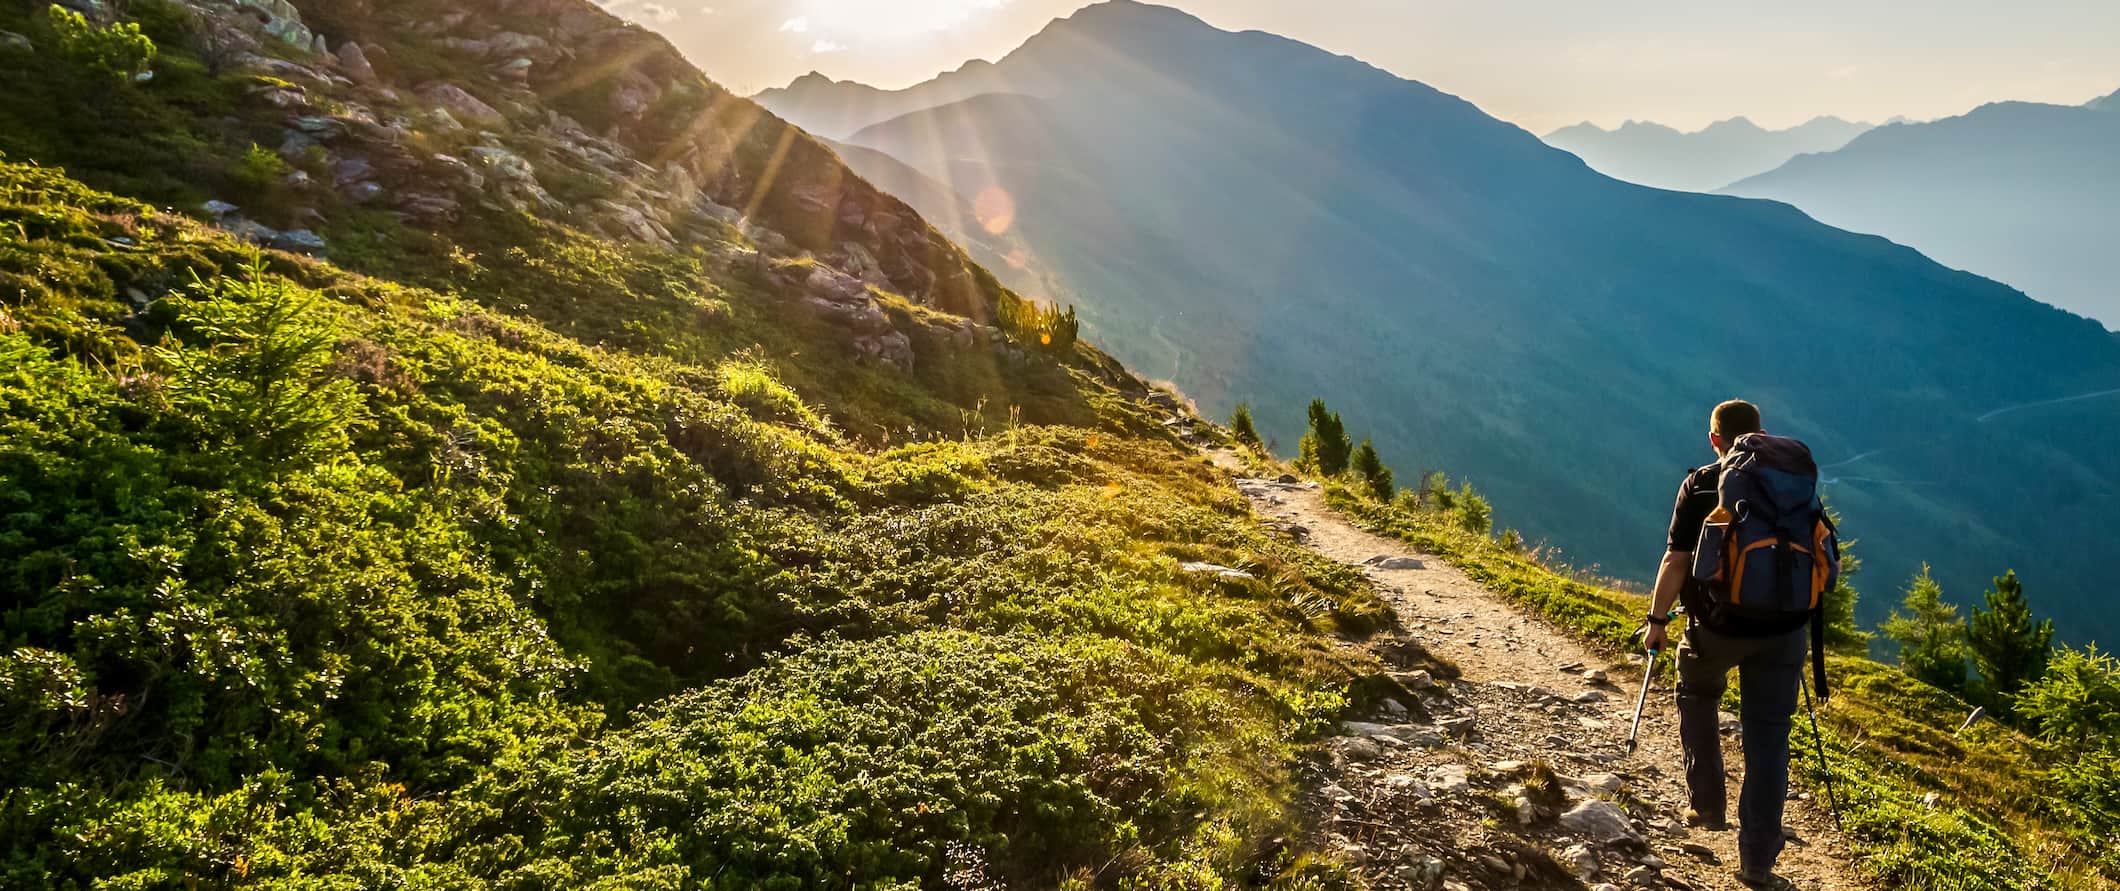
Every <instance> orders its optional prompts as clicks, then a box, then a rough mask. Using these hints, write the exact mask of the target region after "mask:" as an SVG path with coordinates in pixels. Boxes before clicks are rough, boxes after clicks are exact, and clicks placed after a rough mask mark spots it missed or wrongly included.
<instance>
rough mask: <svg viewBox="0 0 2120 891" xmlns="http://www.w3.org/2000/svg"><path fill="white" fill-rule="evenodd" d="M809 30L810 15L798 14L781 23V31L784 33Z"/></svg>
mask: <svg viewBox="0 0 2120 891" xmlns="http://www.w3.org/2000/svg"><path fill="white" fill-rule="evenodd" d="M809 30H810V18H809V16H796V17H794V18H792V19H789V20H787V21H785V22H781V23H780V31H781V33H783V34H803V33H806V32H808V31H809Z"/></svg>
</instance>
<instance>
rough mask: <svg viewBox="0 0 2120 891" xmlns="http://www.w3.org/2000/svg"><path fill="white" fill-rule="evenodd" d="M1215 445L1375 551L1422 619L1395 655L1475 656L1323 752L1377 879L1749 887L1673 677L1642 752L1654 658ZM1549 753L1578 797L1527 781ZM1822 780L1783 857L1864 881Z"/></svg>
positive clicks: (1789, 874)
mask: <svg viewBox="0 0 2120 891" xmlns="http://www.w3.org/2000/svg"><path fill="white" fill-rule="evenodd" d="M1210 454H1211V455H1212V457H1213V458H1214V460H1215V462H1216V463H1217V465H1219V466H1221V467H1223V468H1225V469H1228V470H1231V471H1234V472H1236V473H1237V474H1238V476H1239V479H1238V481H1237V484H1238V488H1239V489H1240V490H1241V491H1243V492H1244V494H1245V495H1246V496H1247V497H1249V498H1250V499H1251V500H1252V503H1253V506H1254V509H1255V512H1256V513H1258V514H1259V516H1260V517H1261V519H1262V521H1271V522H1275V523H1276V524H1278V525H1281V526H1283V527H1284V528H1285V527H1288V526H1295V527H1300V528H1301V530H1302V535H1301V537H1302V538H1303V540H1304V541H1305V542H1306V543H1307V544H1308V545H1309V546H1310V547H1311V548H1313V549H1315V550H1317V551H1318V552H1319V553H1321V554H1324V555H1325V556H1327V557H1330V558H1332V559H1334V560H1337V561H1340V562H1342V563H1347V564H1350V565H1364V566H1365V568H1366V571H1367V572H1368V573H1369V575H1370V577H1371V578H1372V579H1374V580H1375V582H1376V584H1377V587H1378V589H1379V591H1380V592H1382V593H1383V594H1384V596H1385V597H1386V599H1387V601H1388V602H1389V603H1390V604H1391V605H1392V607H1393V608H1394V609H1396V610H1397V612H1398V615H1399V621H1400V624H1401V627H1402V628H1403V632H1404V635H1405V638H1406V640H1403V641H1383V642H1380V643H1379V646H1378V649H1379V651H1380V652H1381V653H1382V654H1384V656H1385V658H1386V659H1387V661H1394V662H1395V663H1396V664H1398V665H1400V666H1401V667H1402V668H1412V667H1414V666H1415V665H1417V664H1419V663H1418V661H1417V660H1416V659H1415V658H1414V657H1411V656H1409V655H1407V654H1409V653H1412V654H1418V653H1419V652H1420V651H1422V650H1425V651H1426V652H1427V653H1428V654H1432V655H1433V656H1435V657H1440V658H1441V659H1442V660H1446V661H1447V662H1450V663H1454V664H1455V665H1456V666H1457V668H1458V669H1459V670H1460V672H1461V676H1460V677H1459V678H1458V679H1457V680H1455V681H1451V682H1448V683H1447V684H1444V685H1440V686H1435V687H1433V688H1432V690H1431V692H1427V693H1424V694H1423V695H1421V696H1420V697H1419V698H1420V701H1419V702H1417V703H1416V702H1405V703H1400V702H1390V703H1387V704H1386V705H1384V706H1383V707H1382V708H1381V709H1380V710H1379V712H1378V714H1377V715H1375V716H1374V717H1372V718H1370V719H1369V721H1366V722H1362V723H1350V724H1347V725H1343V727H1342V733H1343V734H1344V735H1342V736H1339V737H1336V738H1334V739H1333V740H1331V742H1330V743H1329V744H1328V746H1326V750H1327V751H1326V752H1325V753H1324V754H1322V755H1320V756H1319V757H1318V758H1316V759H1314V760H1313V761H1312V762H1311V763H1310V764H1309V765H1308V767H1307V770H1308V772H1309V774H1310V775H1309V776H1307V777H1306V780H1307V782H1306V783H1305V790H1306V791H1305V793H1304V795H1305V804H1306V806H1307V808H1308V809H1309V810H1310V811H1311V812H1312V813H1313V815H1314V819H1313V820H1312V821H1311V825H1312V827H1313V829H1312V832H1313V833H1314V834H1315V836H1316V837H1315V838H1313V839H1312V841H1314V842H1316V843H1319V844H1320V845H1322V846H1324V847H1328V848H1332V849H1337V850H1339V851H1341V852H1343V853H1344V854H1346V855H1347V856H1348V857H1349V858H1350V859H1351V860H1353V861H1354V862H1356V863H1358V864H1359V865H1360V869H1361V872H1362V873H1363V874H1364V876H1365V878H1367V879H1368V880H1369V881H1370V883H1371V886H1372V887H1375V888H1423V889H1426V888H1442V889H1448V891H1460V889H1477V888H1495V889H1500V888H1581V887H1584V886H1585V885H1587V886H1590V887H1592V888H1598V887H1599V886H1601V885H1605V884H1610V885H1611V886H1613V887H1614V888H1628V887H1634V888H1664V887H1668V888H1680V889H1686V888H1694V889H1711V888H1713V889H1742V888H1744V887H1745V886H1744V885H1743V884H1742V883H1740V882H1738V881H1737V880H1736V878H1735V877H1734V875H1733V872H1734V870H1735V869H1736V866H1737V850H1736V843H1737V839H1736V833H1735V831H1734V830H1732V831H1723V832H1708V831H1705V830H1700V829H1694V830H1687V829H1685V828H1684V826H1683V824H1682V822H1681V815H1682V814H1683V812H1684V809H1685V806H1686V795H1685V786H1684V775H1683V766H1682V765H1683V763H1684V762H1683V761H1682V759H1681V756H1680V751H1679V745H1678V724H1677V715H1676V713H1675V711H1674V706H1673V703H1672V690H1671V688H1670V686H1669V682H1668V681H1665V682H1663V683H1662V684H1660V685H1659V686H1658V687H1657V688H1656V689H1653V690H1652V691H1651V693H1650V702H1649V708H1648V710H1647V712H1646V714H1645V716H1644V718H1643V722H1642V731H1641V741H1640V748H1639V749H1638V750H1637V751H1636V752H1634V753H1632V754H1629V753H1627V751H1626V738H1627V728H1628V723H1629V720H1630V718H1631V716H1632V714H1633V706H1634V698H1635V695H1636V693H1637V692H1638V691H1639V689H1640V687H1639V684H1640V682H1641V668H1640V664H1639V661H1638V659H1637V660H1636V661H1634V662H1632V663H1627V662H1621V663H1614V662H1611V661H1610V660H1608V659H1606V658H1604V657H1602V656H1599V655H1597V654H1596V653H1594V652H1593V651H1591V650H1590V649H1589V648H1588V647H1586V646H1585V645H1583V644H1582V643H1580V642H1578V641H1577V640H1575V639H1574V638H1571V637H1569V636H1567V635H1566V634H1564V633H1562V632H1561V631H1559V630H1558V629H1556V628H1554V627H1552V626H1550V625H1548V624H1547V623H1546V622H1545V621H1543V620H1541V619H1538V618H1535V617H1532V616H1530V615H1528V614H1527V613H1525V612H1523V611H1521V610H1519V609H1518V608H1517V607H1515V606H1513V605H1511V604H1509V603H1508V602H1507V601H1505V600H1504V599H1502V597H1501V596H1500V595H1498V594H1495V593H1493V592H1490V591H1488V590H1487V589H1486V588H1484V587H1482V586H1481V585H1479V584H1478V583H1477V582H1474V581H1473V580H1471V579H1470V578H1468V577H1466V576H1465V575H1464V574H1463V573H1462V572H1459V571H1458V570H1457V569H1456V568H1454V567H1452V566H1450V565H1449V564H1448V563H1446V562H1444V561H1443V560H1442V559H1440V558H1437V557H1434V556H1432V555H1428V554H1422V553H1419V552H1417V551H1415V550H1413V549H1412V548H1411V547H1410V546H1408V545H1407V544H1405V543H1404V542H1401V541H1398V540H1396V539H1389V538H1384V537H1382V536H1377V535H1372V534H1370V533H1368V532H1364V531H1362V530H1360V529H1357V528H1355V527H1354V526H1353V525H1352V524H1351V523H1349V522H1348V521H1347V520H1346V518H1344V517H1342V516H1341V515H1340V514H1339V513H1337V512H1335V511H1333V510H1332V509H1330V508H1328V507H1326V505H1325V499H1324V496H1323V493H1322V492H1321V491H1319V490H1318V489H1315V488H1311V487H1310V486H1311V485H1312V484H1307V483H1280V482H1275V481H1270V480H1260V479H1246V478H1244V470H1243V468H1242V466H1241V464H1240V463H1239V462H1238V461H1237V460H1236V458H1235V456H1234V455H1232V454H1230V453H1228V452H1225V451H1216V452H1211V453H1210ZM1380 558H1381V559H1380ZM1383 560H1389V561H1390V562H1388V563H1383V565H1377V564H1379V563H1381V562H1382V561H1383ZM1408 643H1411V644H1413V645H1414V646H1407V644H1408ZM1400 679H1401V680H1402V681H1411V682H1412V683H1409V684H1408V686H1414V685H1417V684H1418V683H1420V682H1421V681H1423V680H1425V677H1424V676H1423V675H1422V674H1421V673H1419V672H1415V671H1409V672H1406V673H1404V674H1401V675H1400ZM1731 682H1732V683H1733V684H1734V683H1735V682H1736V681H1735V679H1734V678H1733V679H1732V681H1731ZM1798 720H1799V721H1801V720H1803V719H1802V718H1800V717H1799V719H1798ZM1725 723H1726V727H1725V745H1724V747H1725V750H1726V762H1725V763H1726V764H1727V765H1728V766H1729V767H1730V771H1731V779H1730V802H1731V807H1732V817H1733V818H1734V817H1735V806H1736V801H1737V791H1738V779H1737V770H1738V768H1739V767H1740V766H1741V765H1742V764H1743V760H1742V755H1741V753H1740V752H1739V750H1738V745H1739V744H1738V741H1737V740H1736V739H1735V738H1734V737H1735V735H1736V734H1735V726H1734V723H1735V719H1734V717H1732V716H1727V715H1726V716H1725ZM1541 762H1542V763H1545V764H1548V765H1550V766H1551V768H1552V769H1553V771H1554V772H1555V773H1556V774H1558V775H1559V777H1560V780H1561V785H1562V788H1563V789H1564V790H1566V794H1565V798H1561V797H1559V796H1557V795H1553V794H1547V795H1544V796H1541V795H1539V794H1536V793H1535V792H1533V793H1526V792H1525V791H1524V788H1523V787H1524V782H1523V781H1524V779H1525V778H1526V777H1529V776H1532V775H1533V769H1532V768H1531V767H1530V765H1532V764H1534V763H1541ZM1531 785H1533V786H1534V787H1536V786H1538V785H1539V784H1538V783H1537V782H1536V781H1533V782H1532V784H1531ZM1808 798H1809V796H1808V795H1802V796H1799V797H1797V798H1794V799H1792V800H1791V801H1789V807H1788V812H1787V816H1786V818H1785V823H1786V824H1787V826H1788V829H1789V831H1790V833H1791V836H1792V841H1791V842H1790V844H1789V846H1788V849H1787V851H1786V852H1784V853H1783V855H1782V858H1781V861H1780V863H1779V864H1778V865H1777V870H1776V871H1777V873H1778V874H1780V875H1781V876H1783V877H1785V878H1788V879H1790V880H1791V881H1793V882H1794V883H1795V885H1796V887H1798V888H1800V889H1804V891H1813V889H1855V888H1861V887H1863V886H1864V883H1863V882H1862V881H1861V880H1860V879H1859V878H1857V876H1856V873H1855V871H1854V869H1853V868H1852V867H1851V866H1850V861H1849V858H1848V854H1847V848H1846V845H1845V844H1844V843H1843V841H1842V840H1841V839H1840V837H1839V834H1838V833H1837V832H1836V831H1835V830H1834V829H1833V827H1832V822H1831V819H1830V818H1829V817H1828V816H1827V814H1826V813H1825V812H1824V811H1825V809H1824V807H1823V806H1822V805H1818V806H1814V805H1813V804H1812V803H1811V802H1810V801H1809V800H1808ZM1601 800H1605V801H1615V802H1622V803H1624V809H1625V813H1626V816H1627V817H1629V818H1630V820H1629V821H1623V822H1620V823H1619V824H1618V825H1612V821H1611V820H1610V819H1607V820H1606V821H1604V822H1603V823H1602V824H1601V823H1600V822H1599V821H1598V820H1597V817H1599V816H1605V817H1608V818H1609V817H1612V816H1614V814H1613V812H1612V811H1611V810H1610V809H1609V808H1604V807H1603V806H1602V805H1599V804H1597V802H1599V801H1601ZM1505 802H1506V803H1508V804H1507V805H1505V804H1502V803H1505ZM1526 804H1528V805H1529V806H1528V807H1526V806H1524V805H1526ZM1526 811H1529V812H1530V813H1528V814H1526V813H1525V812H1526ZM1561 811H1580V812H1581V813H1573V814H1570V815H1568V816H1559V817H1557V812H1561ZM1592 812H1596V813H1592ZM1527 818H1528V820H1529V822H1527ZM1630 822H1631V825H1628V823H1630ZM1600 835H1603V836H1604V838H1603V839H1600V838H1598V836H1600ZM1438 874H1440V879H1438ZM1601 891H1610V889H1601Z"/></svg>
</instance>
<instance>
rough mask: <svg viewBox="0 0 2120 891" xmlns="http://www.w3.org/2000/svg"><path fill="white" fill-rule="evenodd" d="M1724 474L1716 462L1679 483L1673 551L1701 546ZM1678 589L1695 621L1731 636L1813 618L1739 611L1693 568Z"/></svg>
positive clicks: (1669, 543)
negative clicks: (1712, 592)
mask: <svg viewBox="0 0 2120 891" xmlns="http://www.w3.org/2000/svg"><path fill="white" fill-rule="evenodd" d="M1721 477H1722V464H1720V463H1716V464H1710V465H1708V466H1706V467H1696V468H1694V469H1692V470H1690V471H1687V472H1686V479H1685V481H1684V482H1681V483H1679V484H1678V503H1677V504H1675V505H1672V507H1671V531H1670V534H1669V535H1668V536H1667V538H1666V541H1665V547H1667V548H1669V549H1670V550H1671V551H1672V552H1673V553H1678V554H1691V553H1693V551H1694V549H1695V548H1697V547H1699V546H1700V529H1701V526H1703V525H1705V524H1706V523H1707V522H1708V515H1709V514H1711V513H1714V512H1715V503H1716V491H1715V490H1716V485H1717V483H1718V482H1719V481H1720V479H1721ZM1678 591H1679V593H1678V600H1679V602H1680V603H1683V604H1685V605H1686V613H1687V614H1688V615H1690V616H1692V617H1693V620H1694V621H1696V622H1699V623H1701V624H1703V625H1706V626H1708V630H1710V631H1714V632H1715V633H1717V634H1723V635H1727V636H1730V637H1773V636H1775V635H1777V634H1787V633H1788V632H1791V631H1794V630H1796V629H1798V628H1802V627H1803V626H1804V623H1806V622H1809V621H1810V619H1811V617H1810V614H1809V613H1797V614H1795V615H1793V616H1788V617H1782V616H1778V615H1777V616H1774V617H1771V618H1762V617H1759V616H1742V615H1736V614H1735V611H1734V610H1733V609H1732V608H1731V607H1730V606H1729V605H1728V604H1725V603H1722V602H1721V601H1719V600H1717V599H1715V598H1713V597H1710V596H1708V589H1707V587H1706V586H1705V585H1702V584H1701V583H1700V582H1699V580H1697V579H1695V578H1694V577H1693V574H1692V573H1690V572H1689V573H1686V582H1685V584H1684V585H1682V586H1680V587H1679V589H1678Z"/></svg>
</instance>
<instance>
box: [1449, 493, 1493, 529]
mask: <svg viewBox="0 0 2120 891" xmlns="http://www.w3.org/2000/svg"><path fill="white" fill-rule="evenodd" d="M1450 500H1451V501H1453V502H1455V503H1456V509H1457V515H1458V525H1459V526H1461V527H1464V529H1465V531H1466V532H1476V533H1479V534H1481V535H1486V534H1488V533H1491V532H1493V531H1494V505H1492V504H1489V503H1487V497H1486V496H1484V495H1481V494H1480V493H1478V492H1476V491H1473V488H1472V484H1471V483H1465V484H1463V485H1462V486H1460V487H1459V489H1458V492H1457V494H1455V495H1452V496H1451V497H1450Z"/></svg>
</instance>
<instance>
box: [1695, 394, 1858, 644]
mask: <svg viewBox="0 0 2120 891" xmlns="http://www.w3.org/2000/svg"><path fill="white" fill-rule="evenodd" d="M1693 576H1694V578H1696V579H1698V580H1700V582H1701V583H1702V584H1703V585H1704V586H1705V587H1706V588H1707V590H1708V592H1709V594H1710V596H1711V597H1713V598H1714V599H1715V601H1716V604H1717V606H1718V607H1721V608H1724V609H1727V610H1729V611H1730V612H1731V613H1733V614H1736V615H1743V616H1752V617H1758V618H1775V617H1785V616H1790V615H1791V614H1794V613H1813V614H1814V621H1813V623H1812V624H1813V626H1814V628H1815V626H1817V625H1818V624H1819V623H1818V622H1817V621H1815V618H1816V616H1815V614H1816V613H1817V611H1818V610H1819V606H1820V604H1822V603H1823V602H1824V601H1825V594H1826V592H1827V591H1831V590H1833V586H1834V585H1835V584H1837V583H1838V582H1839V579H1840V539H1839V536H1838V534H1837V533H1836V532H1835V531H1834V529H1833V521H1832V520H1831V519H1829V518H1827V516H1826V510H1825V504H1824V503H1823V502H1821V501H1820V500H1819V498H1818V464H1817V462H1816V461H1813V460H1812V459H1811V449H1810V447H1809V446H1806V445H1804V444H1803V443H1801V442H1798V441H1797V440H1794V439H1789V438H1787V437H1781V436H1768V435H1766V434H1764V433H1748V434H1745V435H1744V436H1740V437H1738V438H1737V441H1736V442H1735V443H1732V444H1731V446H1730V451H1729V453H1728V454H1726V455H1724V456H1723V460H1722V475H1721V477H1720V481H1719V483H1718V485H1717V488H1716V506H1715V510H1714V511H1713V512H1712V513H1710V514H1709V515H1708V520H1707V522H1706V523H1705V524H1704V525H1702V527H1701V531H1700V546H1699V547H1698V548H1695V549H1694V551H1693Z"/></svg>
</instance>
